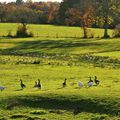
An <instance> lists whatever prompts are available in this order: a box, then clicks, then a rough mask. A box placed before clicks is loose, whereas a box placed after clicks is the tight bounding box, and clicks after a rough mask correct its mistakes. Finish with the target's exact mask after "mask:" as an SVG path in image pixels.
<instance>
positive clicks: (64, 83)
mask: <svg viewBox="0 0 120 120" xmlns="http://www.w3.org/2000/svg"><path fill="white" fill-rule="evenodd" d="M66 81H67V79H66V78H65V80H64V82H63V87H66V85H67V84H66Z"/></svg>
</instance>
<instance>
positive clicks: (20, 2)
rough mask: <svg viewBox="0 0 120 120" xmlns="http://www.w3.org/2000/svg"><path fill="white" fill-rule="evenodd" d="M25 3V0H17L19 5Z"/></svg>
mask: <svg viewBox="0 0 120 120" xmlns="http://www.w3.org/2000/svg"><path fill="white" fill-rule="evenodd" d="M23 3H24V2H23V0H16V4H17V5H22V4H23Z"/></svg>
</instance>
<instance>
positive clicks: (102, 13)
mask: <svg viewBox="0 0 120 120" xmlns="http://www.w3.org/2000/svg"><path fill="white" fill-rule="evenodd" d="M95 3H96V5H95V6H97V7H98V13H99V15H98V16H99V23H102V24H103V27H104V36H103V37H104V38H108V37H109V35H108V28H109V24H110V23H112V22H113V21H114V20H115V18H116V17H117V16H119V14H120V11H118V9H120V0H97V2H95ZM101 18H102V19H101ZM100 19H101V20H102V22H101V20H100Z"/></svg>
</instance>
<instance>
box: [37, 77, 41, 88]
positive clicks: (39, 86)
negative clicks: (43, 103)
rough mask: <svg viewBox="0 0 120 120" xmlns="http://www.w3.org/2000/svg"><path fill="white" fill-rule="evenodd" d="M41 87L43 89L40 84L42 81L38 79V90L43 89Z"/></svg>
mask: <svg viewBox="0 0 120 120" xmlns="http://www.w3.org/2000/svg"><path fill="white" fill-rule="evenodd" d="M41 87H42V86H41V83H40V79H38V84H37V88H38V89H41Z"/></svg>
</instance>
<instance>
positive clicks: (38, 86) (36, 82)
mask: <svg viewBox="0 0 120 120" xmlns="http://www.w3.org/2000/svg"><path fill="white" fill-rule="evenodd" d="M77 84H78V87H83V86H85V85H84V83H83V82H81V81H78V83H77ZM99 84H100V80H98V79H97V76H95V77H94V80H92V77H89V81H88V83H87V86H88V87H92V86H93V85H96V86H98V85H99ZM66 86H67V79H66V78H65V79H64V82H63V83H62V87H63V88H65V87H66ZM20 87H21V89H25V88H26V85H25V84H24V83H23V80H22V79H20ZM33 88H37V89H42V85H41V81H40V79H38V80H37V81H35V85H34V86H33ZM4 89H5V87H4V86H0V91H3V90H4Z"/></svg>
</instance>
